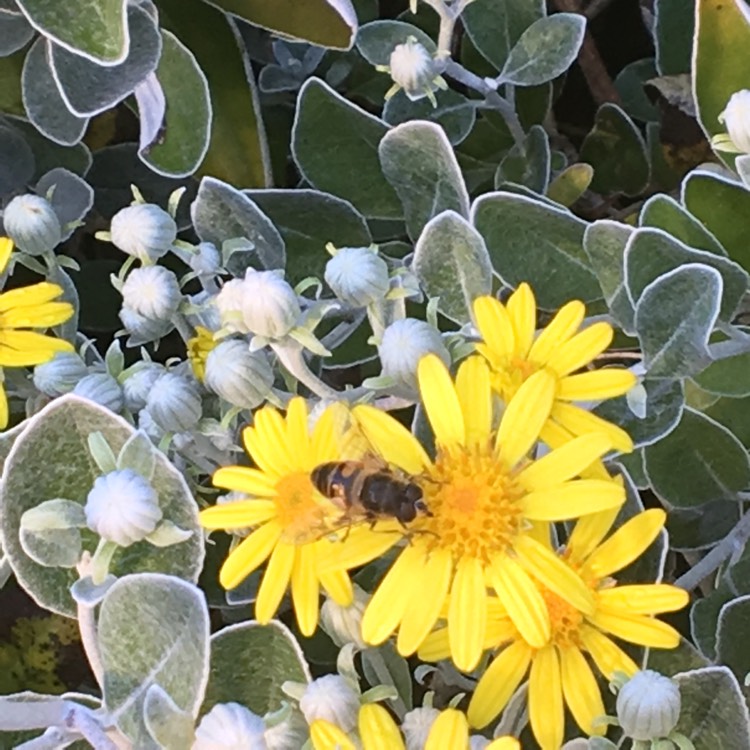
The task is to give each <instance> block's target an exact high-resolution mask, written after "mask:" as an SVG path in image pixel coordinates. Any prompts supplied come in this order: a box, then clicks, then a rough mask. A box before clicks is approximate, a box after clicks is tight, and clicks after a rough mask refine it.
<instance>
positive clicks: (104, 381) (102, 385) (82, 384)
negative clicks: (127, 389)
mask: <svg viewBox="0 0 750 750" xmlns="http://www.w3.org/2000/svg"><path fill="white" fill-rule="evenodd" d="M73 393H75V395H76V396H80V397H81V398H87V399H88V400H89V401H94V402H95V403H97V404H99V405H100V406H103V407H104V408H105V409H109V410H110V411H113V412H120V411H122V404H123V398H122V388H120V384H119V383H118V382H117V381H116V380H115V379H114V378H113V377H112V376H111V375H110V374H109V373H106V372H94V373H91V374H90V375H86V377H84V378H81V379H80V380H79V381H78V383H76V386H75V388H73Z"/></svg>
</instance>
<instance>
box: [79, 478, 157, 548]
mask: <svg viewBox="0 0 750 750" xmlns="http://www.w3.org/2000/svg"><path fill="white" fill-rule="evenodd" d="M84 512H85V513H86V524H87V525H88V527H89V528H90V529H91V530H92V531H94V532H96V533H97V534H99V536H100V537H102V539H105V540H107V541H108V542H115V543H116V544H119V545H120V546H121V547H129V546H130V545H131V544H135V543H136V542H140V541H141V540H142V539H145V538H146V537H147V536H148V535H149V534H150V533H151V532H152V531H153V530H154V529H155V528H156V525H157V524H158V523H159V521H161V518H162V512H161V508H160V507H159V496H158V495H157V494H156V491H155V490H154V488H153V487H152V486H151V485H150V484H149V483H148V481H147V480H146V479H144V478H143V477H142V476H141V475H140V474H136V472H134V471H133V470H132V469H119V470H117V471H111V472H109V474H104V476H101V477H97V479H96V480H95V481H94V486H93V487H92V489H91V491H90V492H89V494H88V497H87V498H86V505H85V507H84Z"/></svg>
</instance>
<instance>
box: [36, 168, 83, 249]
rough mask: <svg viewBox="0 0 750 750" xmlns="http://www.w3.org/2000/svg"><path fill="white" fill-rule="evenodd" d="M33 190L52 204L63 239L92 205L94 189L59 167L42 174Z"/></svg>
mask: <svg viewBox="0 0 750 750" xmlns="http://www.w3.org/2000/svg"><path fill="white" fill-rule="evenodd" d="M35 190H36V192H37V194H38V195H42V196H45V197H46V198H47V200H48V201H49V202H50V204H51V205H52V209H53V210H54V212H55V215H56V216H57V218H58V219H59V220H60V225H61V226H62V228H63V233H62V239H63V241H64V240H66V239H68V237H70V236H71V235H72V234H73V232H75V230H76V228H77V226H76V225H77V223H78V222H79V221H82V220H83V218H84V217H85V216H86V214H87V213H88V212H89V211H90V209H91V207H92V206H93V205H94V191H93V189H92V188H91V186H90V185H89V184H88V183H87V182H86V180H84V179H83V178H81V177H79V176H78V175H77V174H75V173H74V172H71V171H69V170H67V169H63V168H61V167H58V168H57V169H52V170H50V171H49V172H47V173H46V174H45V175H43V176H42V178H41V179H40V180H39V182H37V184H36V188H35Z"/></svg>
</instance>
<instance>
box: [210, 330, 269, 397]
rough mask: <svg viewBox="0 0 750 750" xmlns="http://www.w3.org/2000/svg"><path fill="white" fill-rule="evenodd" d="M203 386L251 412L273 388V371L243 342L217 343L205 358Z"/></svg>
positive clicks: (230, 340)
mask: <svg viewBox="0 0 750 750" xmlns="http://www.w3.org/2000/svg"><path fill="white" fill-rule="evenodd" d="M203 379H204V383H205V384H206V387H207V388H209V389H210V390H212V391H213V392H214V393H216V394H218V395H219V396H221V397H222V398H223V399H224V400H225V401H228V402H229V403H230V404H232V405H233V406H238V407H239V408H241V409H254V408H255V407H256V406H259V405H260V404H262V403H263V401H264V400H265V398H266V396H267V395H268V392H269V391H270V390H271V385H273V370H272V369H271V366H270V365H269V364H268V360H267V359H266V357H265V355H264V354H263V353H261V352H255V353H254V352H251V351H250V350H249V349H248V345H247V342H246V341H240V340H238V339H228V340H225V341H222V342H220V343H219V344H218V345H217V346H216V347H214V349H212V350H211V352H210V353H209V355H208V357H207V358H206V370H205V374H204V377H203Z"/></svg>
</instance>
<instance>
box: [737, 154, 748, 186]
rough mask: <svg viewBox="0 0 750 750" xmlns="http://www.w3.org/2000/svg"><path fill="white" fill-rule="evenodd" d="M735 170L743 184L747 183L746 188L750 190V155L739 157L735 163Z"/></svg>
mask: <svg viewBox="0 0 750 750" xmlns="http://www.w3.org/2000/svg"><path fill="white" fill-rule="evenodd" d="M734 168H735V169H736V170H737V174H738V175H739V176H740V179H741V180H742V182H744V183H745V187H746V188H748V189H750V154H742V156H738V157H737V159H736V160H735V162H734Z"/></svg>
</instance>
